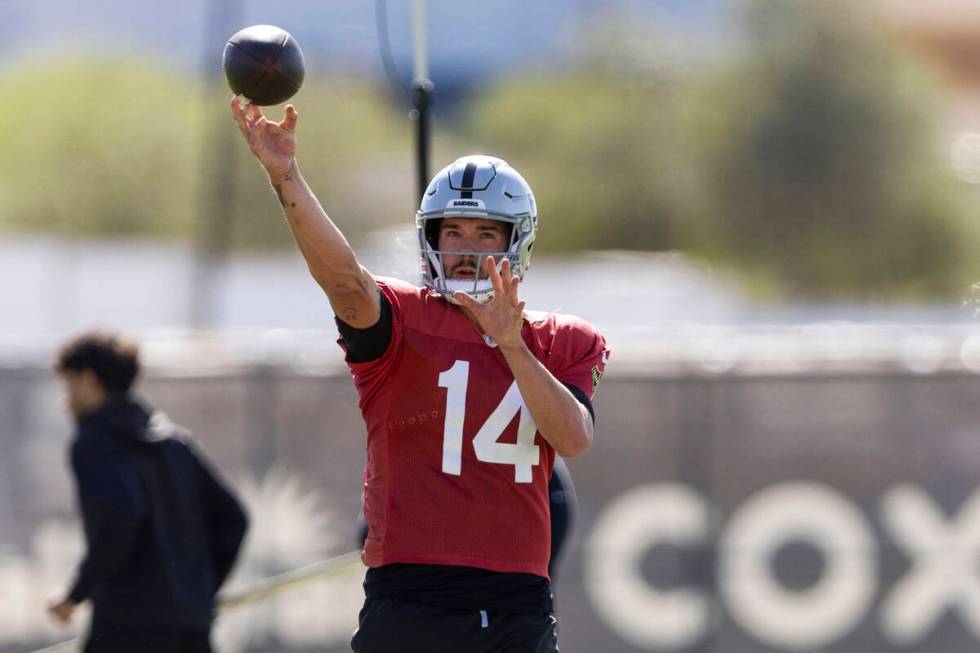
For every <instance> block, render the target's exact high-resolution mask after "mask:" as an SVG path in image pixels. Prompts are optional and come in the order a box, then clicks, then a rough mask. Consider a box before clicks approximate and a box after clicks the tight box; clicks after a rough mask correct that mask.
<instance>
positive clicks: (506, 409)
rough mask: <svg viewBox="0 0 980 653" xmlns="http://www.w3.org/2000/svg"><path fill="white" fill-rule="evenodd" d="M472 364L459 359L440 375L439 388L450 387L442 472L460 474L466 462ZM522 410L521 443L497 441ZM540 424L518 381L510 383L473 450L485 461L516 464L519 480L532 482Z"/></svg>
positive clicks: (519, 439) (519, 426)
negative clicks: (465, 425)
mask: <svg viewBox="0 0 980 653" xmlns="http://www.w3.org/2000/svg"><path fill="white" fill-rule="evenodd" d="M469 377H470V363H469V361H462V360H458V361H456V362H455V363H453V366H452V367H450V368H449V369H448V370H446V371H445V372H443V373H441V374H440V375H439V387H440V388H446V423H445V426H444V428H443V432H442V471H443V472H445V473H447V474H452V475H454V476H459V475H460V474H461V473H462V462H463V421H464V418H465V417H466V387H467V385H468V384H469ZM517 413H520V416H521V417H520V421H519V423H518V427H517V444H510V443H506V442H497V439H498V438H499V437H500V436H501V435H502V434H503V432H504V429H506V428H507V425H508V424H510V423H511V420H513V419H514V415H516V414H517ZM537 430H538V427H537V425H536V424H535V423H534V418H533V417H531V411H529V410H528V409H527V406H525V405H524V398H523V397H521V393H520V390H518V388H517V381H514V382H513V383H511V384H510V387H509V388H507V392H506V393H505V394H504V398H503V399H501V400H500V403H499V404H497V407H496V408H495V409H494V410H493V412H492V413H490V416H489V417H488V418H487V421H485V422H484V423H483V426H481V427H480V430H479V431H477V434H476V437H474V438H473V449H474V450H475V452H476V457H477V458H478V459H479V460H481V461H483V462H485V463H497V464H500V465H514V481H515V482H516V483H530V482H531V478H532V477H531V467H532V466H533V465H537V464H538V462H539V461H540V448H539V447H538V446H537V445H536V444H534V434H535V433H536V432H537Z"/></svg>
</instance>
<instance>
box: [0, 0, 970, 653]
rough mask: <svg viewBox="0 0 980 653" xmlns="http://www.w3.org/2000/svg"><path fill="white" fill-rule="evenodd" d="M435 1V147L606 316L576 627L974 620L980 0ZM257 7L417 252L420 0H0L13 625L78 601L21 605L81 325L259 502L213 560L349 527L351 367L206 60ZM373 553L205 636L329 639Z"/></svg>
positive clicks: (291, 645)
mask: <svg viewBox="0 0 980 653" xmlns="http://www.w3.org/2000/svg"><path fill="white" fill-rule="evenodd" d="M426 5H427V13H426V16H427V27H428V36H429V38H428V51H429V55H430V77H431V78H432V80H433V82H434V84H435V96H434V105H433V111H434V114H433V127H434V143H433V148H434V151H433V157H432V162H433V167H434V168H435V167H437V166H438V167H441V166H442V165H444V164H446V163H449V162H451V161H452V160H453V159H455V158H456V157H457V156H459V155H462V154H466V153H470V152H476V151H482V152H486V153H492V154H496V155H498V156H501V157H502V158H504V159H506V160H508V161H509V162H510V163H511V164H512V165H514V166H515V167H516V168H517V169H518V170H520V171H521V172H522V173H523V174H524V176H525V177H526V178H527V179H528V180H529V182H530V183H531V185H532V187H533V188H534V190H535V193H536V196H537V199H538V204H539V209H540V211H541V231H540V234H539V238H538V241H537V244H536V248H535V252H536V253H535V258H534V262H533V263H534V264H533V266H532V269H531V271H530V273H529V275H528V278H527V283H526V285H525V286H524V288H523V292H524V293H525V295H526V297H527V298H528V302H529V305H530V306H532V307H533V308H538V309H549V310H562V311H565V312H569V313H574V314H577V315H580V316H582V317H584V318H586V319H588V320H589V321H591V322H592V323H593V324H595V325H597V326H598V327H599V328H600V329H602V330H603V332H604V333H605V334H606V335H607V337H608V338H609V341H610V344H611V346H612V348H613V357H612V359H611V362H610V367H609V373H608V379H607V381H605V382H604V385H603V388H602V389H601V390H600V398H599V400H598V407H599V434H598V440H597V446H596V447H595V449H594V450H593V452H591V453H590V454H589V455H588V456H587V457H585V458H583V459H581V460H575V461H572V471H573V474H574V477H575V479H576V483H577V485H578V489H579V494H580V501H581V508H582V514H581V520H580V522H579V524H578V525H577V527H576V530H575V532H574V539H573V542H572V544H571V548H570V550H569V553H568V557H567V558H566V560H565V561H564V565H563V574H562V577H561V578H560V580H559V585H558V596H559V598H558V600H559V611H560V616H561V617H562V618H563V619H564V621H565V626H564V627H563V628H564V630H563V640H562V648H563V650H564V649H566V648H567V650H569V651H595V650H602V651H661V650H665V651H671V650H685V651H686V650H691V651H792V650H835V651H836V650H841V651H844V650H846V651H886V650H894V649H895V648H899V647H901V648H902V649H903V650H904V649H908V650H914V651H936V650H942V651H944V652H945V651H965V650H973V649H975V648H976V645H977V642H978V640H980V613H977V612H976V608H975V607H974V604H975V601H974V594H975V593H976V589H975V585H974V580H973V575H972V572H973V567H975V564H973V562H972V561H974V560H975V555H976V553H975V546H976V542H977V540H976V537H975V536H974V535H973V533H974V532H980V531H977V529H976V526H974V523H975V522H976V520H977V519H978V518H980V517H978V516H977V515H975V508H974V504H975V499H974V498H973V497H974V494H973V492H974V490H975V486H976V482H975V480H974V478H975V476H976V473H975V470H976V468H977V465H976V464H975V460H974V458H975V456H974V454H973V453H972V449H973V448H975V447H973V444H974V443H975V441H976V432H975V428H974V426H973V424H974V423H975V422H976V420H975V419H974V417H975V416H974V412H975V403H976V402H973V401H972V400H971V397H972V396H973V393H974V391H975V383H976V374H977V372H978V370H980V346H978V343H980V339H978V338H980V330H978V329H977V328H976V315H977V311H978V310H980V293H978V291H977V289H976V287H975V285H974V284H976V283H977V282H978V281H980V270H978V268H980V264H978V257H977V256H976V255H975V252H977V251H978V247H977V246H978V245H980V228H978V225H977V215H978V207H980V6H978V5H976V3H974V2H968V1H967V0H947V1H945V2H942V3H921V2H916V1H914V0H878V1H876V2H848V1H845V0H830V1H828V2H815V1H805V0H741V1H737V0H730V1H726V2H721V1H720V0H699V1H680V0H660V1H657V0H647V1H630V0H615V1H607V2H596V1H589V0H576V1H574V2H573V1H571V0H568V1H560V2H549V3H526V2H525V3H519V2H512V1H511V0H502V1H500V2H495V3H493V4H492V6H487V7H482V6H481V7H476V6H474V5H472V4H470V3H454V2H449V1H448V0H428V2H427V3H426ZM254 23H272V24H276V25H279V26H281V27H283V28H285V29H287V30H289V31H290V32H291V33H292V34H293V35H294V36H295V37H296V38H297V40H298V41H299V43H300V44H301V46H302V47H303V50H304V53H305V55H306V60H307V80H306V82H305V84H304V87H303V89H302V90H301V91H300V92H299V93H298V94H297V96H296V97H295V98H294V99H293V100H292V102H294V104H295V105H296V106H297V108H298V110H299V112H300V126H299V139H300V141H299V147H300V151H299V161H300V163H301V165H302V167H303V170H304V174H305V176H306V177H307V179H308V180H309V182H310V184H311V186H312V187H313V188H314V190H315V192H317V194H318V195H319V197H320V199H321V201H322V203H323V205H324V207H325V208H326V210H327V211H328V213H330V214H331V216H332V217H333V218H334V219H335V220H336V221H337V223H338V224H339V225H340V227H341V228H342V229H343V230H344V232H345V233H346V234H347V235H348V236H349V238H350V240H351V241H352V243H353V244H354V246H355V248H357V250H358V251H359V253H360V254H361V256H362V259H363V260H364V262H365V263H366V265H367V267H368V268H369V269H371V270H372V271H373V272H375V273H379V274H385V275H391V276H397V277H401V278H405V279H409V280H413V281H414V280H416V270H417V269H418V264H417V245H416V237H415V234H414V225H413V214H414V210H415V199H414V192H415V191H414V189H415V179H414V175H415V171H414V169H413V162H414V153H413V140H412V131H411V126H410V123H409V120H408V112H409V110H410V108H411V105H410V102H409V99H408V96H407V92H408V90H407V89H408V85H409V83H410V80H411V75H412V72H411V71H412V65H411V62H412V54H413V44H412V36H411V30H410V24H411V3H409V2H407V1H406V0H387V1H384V0H375V2H374V3H362V2H330V3H304V2H275V3H272V2H259V1H257V0H252V1H244V0H212V1H207V2H205V1H203V0H200V1H192V0H186V1H183V2H175V3H167V4H166V5H158V4H153V3H150V4H147V3H127V2H121V1H116V0H107V1H104V2H91V3H76V2H69V1H66V0H52V1H51V2H45V3H30V2H26V1H24V2H21V1H18V0H13V1H10V2H5V3H2V4H0V102H2V106H3V107H4V109H5V110H4V111H3V113H2V117H0V125H2V127H3V129H2V132H0V133H2V134H3V137H2V139H3V141H2V142H3V145H2V147H0V300H2V301H0V442H2V443H3V450H4V451H5V452H6V453H5V454H4V456H3V457H2V458H0V488H2V489H3V493H4V496H5V497H6V498H5V500H4V502H2V503H0V575H2V576H3V579H5V580H2V579H0V651H5V652H6V651H9V652H13V651H27V650H31V649H32V647H35V646H38V645H41V644H44V643H50V642H53V641H57V640H58V639H59V638H60V637H61V636H63V635H66V633H60V632H59V631H58V630H56V629H55V628H53V627H51V626H48V625H46V624H45V622H44V616H43V603H44V599H45V598H46V597H47V596H50V595H52V594H55V593H57V592H58V591H60V589H61V587H62V586H63V584H64V583H65V582H66V576H67V574H68V573H69V570H70V564H71V562H72V560H73V556H74V555H75V554H76V553H77V551H78V547H79V546H80V544H79V537H80V535H79V533H78V525H77V522H76V520H75V518H74V513H73V503H72V496H71V486H70V483H69V479H68V477H67V469H66V468H65V466H64V463H63V460H64V458H63V456H64V446H65V442H66V439H67V437H68V434H69V432H70V424H69V423H68V421H67V419H66V418H65V417H64V416H63V415H62V413H61V405H60V399H59V397H58V391H57V388H56V387H55V386H54V384H53V382H52V381H51V379H50V377H49V374H48V371H47V366H48V362H49V359H50V355H51V351H52V349H53V347H54V346H56V344H57V343H59V342H60V341H61V340H62V339H64V338H65V337H67V336H69V335H71V334H73V333H76V332H78V331H79V330H81V329H84V328H88V327H91V326H96V325H101V326H107V327H110V328H116V329H120V330H123V331H126V332H128V333H130V334H132V335H135V336H137V337H139V338H140V339H141V340H142V341H143V342H144V348H145V352H146V356H147V360H148V361H149V363H150V365H151V369H150V372H149V373H148V378H147V381H146V384H145V390H146V393H147V394H148V396H150V398H151V399H153V400H154V401H156V402H157V403H159V404H160V405H161V407H163V408H165V409H166V410H168V411H169V412H171V413H172V415H173V417H174V418H175V419H176V420H177V421H179V422H183V423H186V424H187V425H188V426H190V427H192V428H193V429H194V430H195V431H196V432H197V433H198V435H199V437H200V439H201V440H202V443H203V445H204V446H205V448H206V449H207V450H208V452H209V453H212V454H213V455H214V457H215V458H216V459H217V460H218V461H219V462H220V463H221V465H222V468H223V469H225V470H226V471H227V473H228V475H229V476H230V477H231V478H232V479H234V480H235V481H236V483H237V484H239V485H240V486H241V487H243V488H244V490H243V491H245V492H246V496H247V497H248V500H249V503H250V507H251V508H252V509H253V511H254V512H256V514H259V515H261V519H260V522H259V523H261V524H262V526H261V527H260V528H257V529H256V531H255V532H253V536H252V537H253V541H251V542H250V549H249V551H248V555H247V557H246V560H245V561H243V564H242V566H241V568H240V570H239V572H238V575H237V576H236V578H235V581H234V582H236V583H238V584H239V585H240V586H241V585H243V584H245V583H247V582H248V581H250V580H255V579H257V578H260V577H264V576H267V575H269V574H272V573H277V572H280V571H284V570H286V569H289V568H293V567H295V566H298V565H301V564H306V563H309V562H313V561H315V560H317V559H320V558H322V557H324V556H327V555H331V554H334V553H340V552H343V551H345V550H348V549H350V548H351V547H352V540H351V537H350V536H351V533H350V530H351V529H352V523H353V518H354V516H355V515H356V512H357V510H358V497H357V492H358V488H359V483H360V480H359V470H360V466H361V464H362V458H361V456H362V455H363V454H362V453H361V449H362V440H361V437H363V435H362V434H363V427H362V425H361V423H360V421H359V417H358V416H357V413H356V405H355V400H354V394H353V389H352V388H351V384H350V381H349V379H348V378H347V377H346V373H345V372H344V371H343V370H342V369H340V368H339V367H338V366H339V364H340V352H339V349H337V347H336V345H335V344H334V340H335V338H336V330H335V328H334V325H333V319H332V315H331V314H330V311H329V306H328V305H327V303H326V302H325V301H324V298H323V296H322V293H321V291H320V290H319V289H318V288H317V287H316V285H315V284H314V283H313V281H312V280H311V279H309V277H308V275H307V273H306V269H305V265H304V263H303V262H302V260H301V259H300V257H299V256H298V254H297V253H296V252H295V248H294V246H293V245H292V242H291V240H290V237H289V234H288V232H287V230H286V228H285V226H284V225H283V224H282V220H281V217H280V215H279V211H278V208H277V205H276V203H275V198H274V196H273V194H272V193H271V191H270V189H269V188H268V187H267V183H266V181H265V178H264V175H263V173H262V172H261V170H260V169H259V167H258V166H257V164H256V163H255V162H254V161H253V160H252V158H251V156H250V155H249V154H248V152H247V149H246V148H245V146H244V145H243V144H242V143H241V142H240V140H239V139H240V137H239V135H238V133H237V130H236V129H235V128H234V125H232V123H231V120H230V116H229V113H228V107H227V104H228V100H229V96H230V93H229V91H228V90H227V88H226V86H225V84H224V80H223V79H222V78H221V71H220V57H221V50H222V47H223V44H224V40H225V39H226V38H227V37H228V36H229V35H230V34H232V33H233V32H235V31H237V30H238V29H240V28H241V27H243V26H246V25H250V24H254ZM383 55H385V56H387V57H390V62H389V64H390V65H388V66H387V69H386V67H385V66H383V65H382V61H383ZM386 70H387V72H386ZM269 113H270V114H271V115H274V116H278V115H280V113H281V108H278V107H277V108H272V109H270V110H269ZM430 172H432V171H430ZM940 552H942V553H941V554H940ZM943 556H945V557H943ZM359 573H360V572H358V573H354V574H351V575H349V577H345V578H341V579H338V580H336V581H331V582H329V583H325V584H323V585H321V586H316V587H313V588H310V589H309V590H306V591H307V592H309V593H307V594H297V595H295V596H292V597H288V598H283V599H282V600H277V601H272V602H267V603H264V604H259V605H256V606H255V607H253V608H249V609H247V610H244V611H242V612H239V613H235V614H229V616H228V618H227V619H226V620H224V621H223V623H222V625H221V632H220V637H221V639H220V641H221V642H222V644H223V645H224V647H225V648H226V649H227V650H242V651H245V650H248V651H280V650H282V651H305V650H343V641H344V637H345V636H346V634H349V631H350V629H351V628H352V627H353V618H354V615H355V614H356V609H357V606H358V604H359V601H360V588H359V586H358V582H359V578H358V576H359ZM624 596H625V597H628V601H623V600H622V597H624ZM616 597H620V599H617V598H616ZM325 605H330V606H335V608H336V609H335V610H330V611H327V612H329V615H328V616H324V615H325V612H324V611H322V610H318V609H315V608H318V607H319V606H325ZM330 647H334V648H332V649H331V648H330Z"/></svg>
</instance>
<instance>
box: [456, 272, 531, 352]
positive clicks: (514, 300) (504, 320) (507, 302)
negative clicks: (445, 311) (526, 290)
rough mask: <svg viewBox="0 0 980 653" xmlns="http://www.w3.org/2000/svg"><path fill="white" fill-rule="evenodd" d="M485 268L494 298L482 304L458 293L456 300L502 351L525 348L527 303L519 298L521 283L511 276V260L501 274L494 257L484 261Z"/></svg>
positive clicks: (464, 294)
mask: <svg viewBox="0 0 980 653" xmlns="http://www.w3.org/2000/svg"><path fill="white" fill-rule="evenodd" d="M483 266H484V268H485V269H486V271H487V274H488V275H489V276H490V281H491V283H492V284H493V298H492V299H491V300H490V301H489V302H487V303H486V304H481V303H480V302H478V301H476V300H475V299H473V298H472V297H470V296H469V295H467V294H466V293H464V292H460V291H456V292H454V293H453V299H455V300H456V301H457V302H459V303H460V305H461V306H463V307H464V308H466V309H468V310H469V311H470V313H472V314H473V316H474V317H475V318H476V321H477V324H479V325H480V328H481V329H483V332H484V333H485V334H487V335H488V336H490V337H491V338H493V340H494V342H496V343H497V346H498V347H500V348H501V349H502V350H507V349H514V348H517V347H523V346H524V341H523V340H522V339H521V327H522V326H523V325H524V301H523V300H521V299H519V298H518V297H517V287H518V285H519V284H520V282H521V280H520V279H518V278H517V277H515V276H512V275H511V273H510V261H509V260H508V259H506V258H505V259H504V260H503V263H502V264H501V266H500V267H501V270H500V272H497V266H496V265H495V264H494V260H493V257H492V256H487V257H486V258H485V259H484V260H483Z"/></svg>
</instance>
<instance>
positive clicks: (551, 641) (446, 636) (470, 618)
mask: <svg viewBox="0 0 980 653" xmlns="http://www.w3.org/2000/svg"><path fill="white" fill-rule="evenodd" d="M358 622H359V625H358V629H357V630H356V631H355V632H354V637H353V638H352V639H351V642H350V645H351V650H353V651H354V653H557V651H558V621H557V620H556V619H555V618H554V616H552V615H550V614H547V613H540V614H507V613H502V612H485V611H480V610H451V609H448V608H439V607H435V606H431V605H424V604H422V603H412V602H411V601H402V600H400V599H391V598H376V599H367V600H366V601H364V607H363V608H362V609H361V614H360V616H359V618H358Z"/></svg>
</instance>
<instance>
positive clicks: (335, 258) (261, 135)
mask: <svg viewBox="0 0 980 653" xmlns="http://www.w3.org/2000/svg"><path fill="white" fill-rule="evenodd" d="M231 113H232V116H233V117H234V118H235V122H237V123H238V128H239V130H240V131H241V132H242V136H244V137H245V140H246V142H247V143H248V146H249V149H250V150H251V151H252V154H254V155H255V158H257V159H258V160H259V162H260V163H261V164H262V166H263V167H264V168H265V171H266V173H268V175H269V181H270V182H271V183H272V187H273V188H274V189H275V191H276V196H277V197H278V198H279V204H280V205H281V206H282V210H283V214H284V215H285V217H286V223H287V224H288V225H289V230H290V231H291V232H292V234H293V238H294V239H295V240H296V244H297V246H299V251H300V252H301V253H302V254H303V258H305V259H306V265H307V266H308V267H309V269H310V274H312V275H313V278H314V279H315V280H316V282H317V283H318V284H319V285H320V287H321V288H323V291H324V292H325V293H326V294H327V298H328V299H329V300H330V305H331V306H332V307H333V311H334V313H335V314H336V315H337V317H339V318H340V319H341V320H343V321H344V322H346V323H347V324H349V325H351V326H353V327H357V328H361V329H363V328H366V327H369V326H371V325H373V324H374V323H375V322H377V321H378V316H379V314H380V313H379V296H378V286H377V284H376V283H375V282H374V279H373V277H371V274H370V273H369V272H368V271H367V270H366V269H365V268H363V267H362V266H361V264H360V262H358V260H357V256H356V255H355V254H354V250H353V249H351V246H350V244H349V243H348V242H347V239H346V238H344V234H343V233H341V231H340V229H338V228H337V225H335V224H334V223H333V221H332V220H330V218H329V216H327V214H326V212H325V211H324V210H323V208H322V207H321V206H320V202H319V201H318V200H317V198H316V196H315V195H314V194H313V191H312V190H310V187H309V186H308V185H307V184H306V181H305V180H304V179H303V175H302V174H300V171H299V165H298V164H297V163H296V136H295V134H296V122H297V118H298V114H297V113H296V109H295V108H294V107H293V105H291V104H290V105H288V106H287V107H286V115H285V117H284V118H283V119H282V120H281V121H280V122H273V121H271V120H269V119H268V118H266V117H265V116H264V115H262V110H261V109H260V108H259V107H257V106H256V105H254V104H250V105H248V106H247V107H243V106H242V105H241V102H240V101H239V99H238V97H235V98H233V99H232V101H231Z"/></svg>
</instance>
